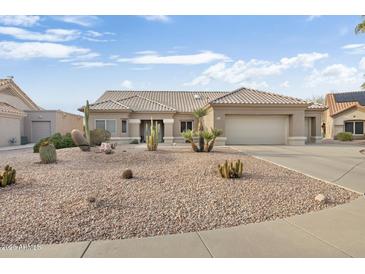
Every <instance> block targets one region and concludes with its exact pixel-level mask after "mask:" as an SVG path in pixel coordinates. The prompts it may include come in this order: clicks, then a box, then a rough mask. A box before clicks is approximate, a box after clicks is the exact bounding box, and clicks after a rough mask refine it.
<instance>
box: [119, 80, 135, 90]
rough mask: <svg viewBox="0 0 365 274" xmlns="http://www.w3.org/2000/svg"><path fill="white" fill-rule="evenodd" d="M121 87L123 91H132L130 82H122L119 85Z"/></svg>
mask: <svg viewBox="0 0 365 274" xmlns="http://www.w3.org/2000/svg"><path fill="white" fill-rule="evenodd" d="M121 86H122V87H123V88H125V89H132V88H133V84H132V82H131V81H129V80H124V81H123V82H122V84H121Z"/></svg>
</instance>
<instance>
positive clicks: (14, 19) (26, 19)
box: [0, 15, 40, 27]
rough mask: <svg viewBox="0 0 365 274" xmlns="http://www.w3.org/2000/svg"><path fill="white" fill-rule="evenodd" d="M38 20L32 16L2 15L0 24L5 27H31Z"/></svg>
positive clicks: (37, 17)
mask: <svg viewBox="0 0 365 274" xmlns="http://www.w3.org/2000/svg"><path fill="white" fill-rule="evenodd" d="M39 20H40V17H39V16H34V15H4V16H0V23H1V24H3V25H7V26H22V27H31V26H33V25H35V24H36V23H37V22H38V21H39Z"/></svg>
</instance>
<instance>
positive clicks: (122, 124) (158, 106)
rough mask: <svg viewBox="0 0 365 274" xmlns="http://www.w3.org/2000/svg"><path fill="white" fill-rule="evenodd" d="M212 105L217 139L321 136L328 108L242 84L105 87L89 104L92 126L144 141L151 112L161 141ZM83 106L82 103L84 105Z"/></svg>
mask: <svg viewBox="0 0 365 274" xmlns="http://www.w3.org/2000/svg"><path fill="white" fill-rule="evenodd" d="M197 108H207V110H208V115H207V116H205V117H204V126H205V127H206V128H208V129H209V128H213V127H214V128H219V129H222V130H223V135H222V136H221V137H219V138H217V143H218V144H228V145H235V144H290V145H303V144H305V143H306V142H318V141H320V140H321V139H322V134H321V122H322V121H321V116H322V112H323V110H325V109H326V108H325V107H324V106H323V105H319V104H314V103H311V102H307V101H304V100H301V99H297V98H293V97H288V96H283V95H279V94H275V93H269V92H263V91H258V90H253V89H248V88H239V89H237V90H234V91H232V92H223V91H217V92H214V91H131V90H127V91H114V90H112V91H106V92H105V93H104V94H103V95H102V96H101V97H100V98H99V99H97V100H96V101H95V102H94V103H93V104H91V105H90V119H89V123H90V125H89V126H90V128H91V129H94V128H103V129H106V130H108V131H109V132H110V133H111V135H112V138H113V139H114V140H116V141H120V142H130V141H132V140H134V139H136V140H138V141H139V142H144V140H145V139H146V137H145V134H146V132H147V129H148V126H149V124H150V120H151V118H152V119H153V120H154V121H157V123H158V124H159V125H160V142H165V143H179V142H184V139H183V138H182V137H181V132H183V131H185V130H187V129H196V127H197V120H196V119H195V118H194V116H193V114H192V113H193V111H194V110H196V109H197ZM79 110H80V111H83V108H80V109H79Z"/></svg>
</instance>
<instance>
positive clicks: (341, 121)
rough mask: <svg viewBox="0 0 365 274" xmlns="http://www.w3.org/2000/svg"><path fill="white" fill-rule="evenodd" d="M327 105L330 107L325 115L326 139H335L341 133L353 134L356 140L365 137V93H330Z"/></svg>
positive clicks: (326, 100) (327, 96)
mask: <svg viewBox="0 0 365 274" xmlns="http://www.w3.org/2000/svg"><path fill="white" fill-rule="evenodd" d="M325 104H326V105H327V106H328V110H326V111H325V112H324V113H323V122H324V127H325V137H326V138H335V136H336V134H338V133H340V132H351V133H352V134H353V135H354V138H355V139H363V138H364V137H365V136H364V121H365V91H354V92H343V93H329V94H327V95H326V97H325Z"/></svg>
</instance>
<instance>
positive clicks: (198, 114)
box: [193, 108, 208, 152]
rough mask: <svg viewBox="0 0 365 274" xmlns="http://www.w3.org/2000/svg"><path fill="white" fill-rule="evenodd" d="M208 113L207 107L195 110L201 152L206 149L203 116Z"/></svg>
mask: <svg viewBox="0 0 365 274" xmlns="http://www.w3.org/2000/svg"><path fill="white" fill-rule="evenodd" d="M207 114H208V111H207V109H205V108H198V109H196V110H195V111H194V112H193V115H194V117H195V118H197V119H198V132H197V135H198V137H199V152H202V151H204V136H203V131H204V124H203V117H204V116H206V115H207Z"/></svg>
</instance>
